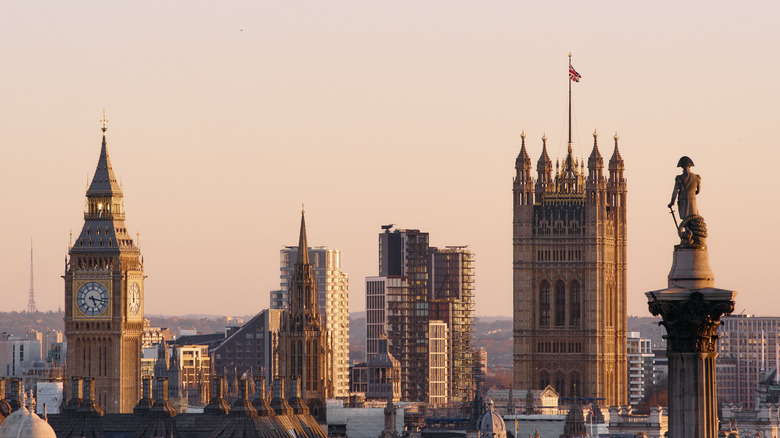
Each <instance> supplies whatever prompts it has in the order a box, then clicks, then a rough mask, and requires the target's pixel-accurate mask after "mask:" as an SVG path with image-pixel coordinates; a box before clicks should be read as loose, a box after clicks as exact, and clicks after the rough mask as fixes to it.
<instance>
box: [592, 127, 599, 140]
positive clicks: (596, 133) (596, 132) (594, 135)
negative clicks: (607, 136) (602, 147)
mask: <svg viewBox="0 0 780 438" xmlns="http://www.w3.org/2000/svg"><path fill="white" fill-rule="evenodd" d="M593 138H599V130H598V129H594V130H593Z"/></svg>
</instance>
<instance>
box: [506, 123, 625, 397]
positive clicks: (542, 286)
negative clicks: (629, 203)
mask: <svg viewBox="0 0 780 438" xmlns="http://www.w3.org/2000/svg"><path fill="white" fill-rule="evenodd" d="M614 139H615V148H614V152H613V154H612V158H611V159H610V161H609V168H608V171H609V174H608V175H605V172H604V160H603V158H602V157H601V154H600V152H599V149H598V134H597V133H594V134H593V151H592V152H591V155H590V157H589V159H588V163H587V166H588V173H587V176H586V174H585V163H584V160H583V162H578V160H576V159H575V158H574V157H573V154H572V144H571V142H569V144H568V153H567V155H566V157H565V158H564V160H563V163H562V164H558V163H556V165H555V172H554V173H553V163H552V161H551V160H550V157H549V156H548V154H547V138H546V137H543V138H542V153H541V156H540V158H539V160H538V162H537V167H536V172H537V174H536V179H535V180H534V178H533V177H532V174H531V160H530V158H529V156H528V152H527V150H526V146H525V134H523V135H522V147H521V150H520V154H519V155H518V157H517V161H516V162H515V170H516V175H515V178H514V185H513V193H514V218H513V237H514V238H513V253H514V267H513V272H514V279H513V280H514V287H513V289H514V303H513V306H514V387H515V388H518V389H544V388H545V387H547V385H552V386H553V387H554V388H555V390H556V391H557V392H558V393H559V394H560V395H561V396H563V397H595V398H603V402H602V403H603V404H608V405H624V404H626V400H627V353H626V336H627V331H626V319H627V314H626V180H625V178H624V176H623V171H624V164H623V159H622V158H621V156H620V152H619V151H618V136H617V135H615V137H614Z"/></svg>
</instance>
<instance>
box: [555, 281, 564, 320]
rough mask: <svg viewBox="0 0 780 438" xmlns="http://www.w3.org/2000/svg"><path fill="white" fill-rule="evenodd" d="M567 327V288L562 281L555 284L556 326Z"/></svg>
mask: <svg viewBox="0 0 780 438" xmlns="http://www.w3.org/2000/svg"><path fill="white" fill-rule="evenodd" d="M564 325H566V286H565V285H564V284H563V282H562V281H560V280H559V281H557V282H555V326H556V327H561V326H564Z"/></svg>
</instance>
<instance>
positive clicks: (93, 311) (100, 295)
mask: <svg viewBox="0 0 780 438" xmlns="http://www.w3.org/2000/svg"><path fill="white" fill-rule="evenodd" d="M76 302H77V303H78V305H79V309H81V311H82V312H84V314H85V315H87V316H97V315H100V314H101V313H103V312H104V311H105V310H106V308H107V307H108V290H106V287H105V286H103V285H102V284H100V283H97V282H94V281H90V282H89V283H85V284H84V285H83V286H81V287H80V288H79V293H78V295H76Z"/></svg>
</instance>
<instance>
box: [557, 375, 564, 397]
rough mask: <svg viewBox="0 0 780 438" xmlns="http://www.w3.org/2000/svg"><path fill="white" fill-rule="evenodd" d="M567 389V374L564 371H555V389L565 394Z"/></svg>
mask: <svg viewBox="0 0 780 438" xmlns="http://www.w3.org/2000/svg"><path fill="white" fill-rule="evenodd" d="M565 390H566V376H564V375H563V373H562V372H560V371H559V372H557V373H555V391H557V392H558V394H561V395H563V394H564V391H565Z"/></svg>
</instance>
